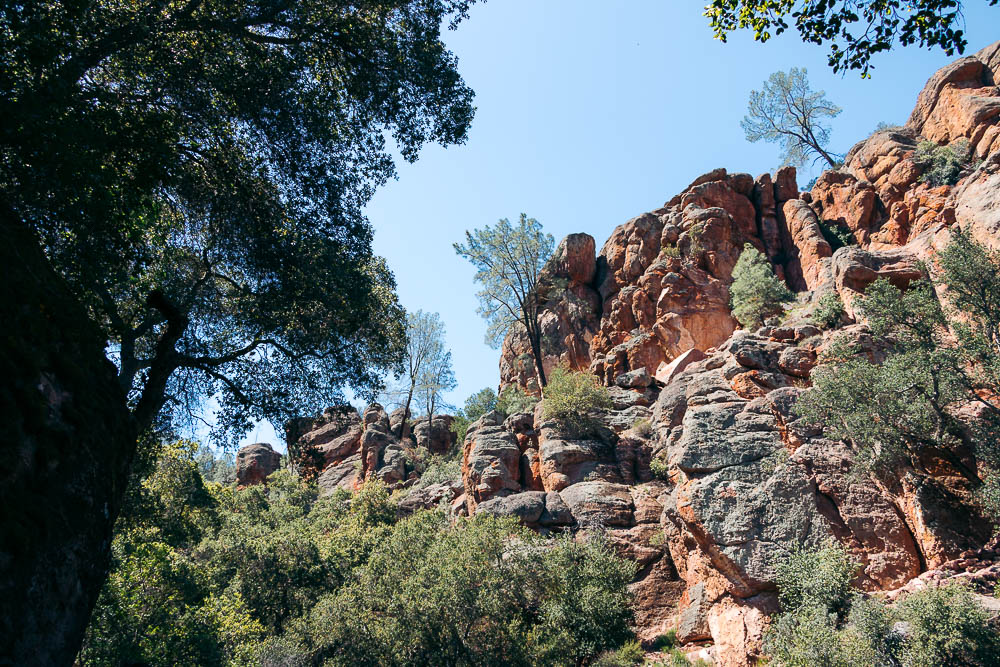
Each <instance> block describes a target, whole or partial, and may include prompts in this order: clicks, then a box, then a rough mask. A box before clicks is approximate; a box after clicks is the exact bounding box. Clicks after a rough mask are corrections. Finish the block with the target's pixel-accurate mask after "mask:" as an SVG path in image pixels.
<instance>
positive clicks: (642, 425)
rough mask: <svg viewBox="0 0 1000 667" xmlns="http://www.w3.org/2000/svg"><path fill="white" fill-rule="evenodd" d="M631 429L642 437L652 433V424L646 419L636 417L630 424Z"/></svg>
mask: <svg viewBox="0 0 1000 667" xmlns="http://www.w3.org/2000/svg"><path fill="white" fill-rule="evenodd" d="M632 430H633V431H634V432H635V433H636V435H640V436H642V437H643V438H648V437H649V436H651V435H653V425H652V424H651V423H650V422H649V420H648V419H636V420H635V423H634V424H632Z"/></svg>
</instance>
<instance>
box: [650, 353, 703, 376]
mask: <svg viewBox="0 0 1000 667" xmlns="http://www.w3.org/2000/svg"><path fill="white" fill-rule="evenodd" d="M704 358H705V353H704V352H702V351H701V350H699V349H698V348H696V347H694V348H691V349H690V350H688V351H687V352H684V353H683V354H680V355H678V356H677V358H675V359H674V360H673V361H671V362H670V363H669V364H668V363H662V364H660V367H659V368H657V369H656V380H657V381H658V382H662V383H663V384H665V385H666V384H670V383H671V382H672V381H673V379H674V378H675V377H677V376H678V375H680V373H681V372H683V371H684V369H685V368H687V367H688V366H690V365H691V364H693V363H694V362H696V361H701V360H702V359H704Z"/></svg>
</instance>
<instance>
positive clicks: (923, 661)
mask: <svg viewBox="0 0 1000 667" xmlns="http://www.w3.org/2000/svg"><path fill="white" fill-rule="evenodd" d="M898 611H899V615H900V618H901V619H902V620H903V621H904V622H906V623H907V624H908V626H909V627H908V628H907V633H906V641H905V643H904V646H903V656H904V658H905V664H906V665H907V667H933V666H936V665H975V666H978V667H986V666H988V665H989V666H995V665H1000V640H998V638H997V635H996V632H995V630H993V629H992V628H991V627H990V623H989V614H987V612H986V610H985V609H983V608H982V606H980V605H979V603H978V602H977V601H976V599H975V598H974V597H973V595H972V593H971V592H970V591H969V589H968V588H966V587H964V586H962V585H960V584H954V583H953V584H948V585H945V586H940V587H935V588H927V589H925V590H922V591H919V592H917V593H912V594H910V595H909V596H907V597H906V598H905V599H904V600H903V601H902V602H901V603H900V604H899V609H898Z"/></svg>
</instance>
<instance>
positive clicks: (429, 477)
mask: <svg viewBox="0 0 1000 667" xmlns="http://www.w3.org/2000/svg"><path fill="white" fill-rule="evenodd" d="M456 479H458V480H460V479H462V462H461V460H459V459H458V458H457V457H454V456H452V457H445V456H431V458H430V460H429V461H428V462H427V467H425V468H424V471H423V473H421V475H420V479H418V480H417V482H416V484H414V485H413V486H412V487H411V488H414V489H422V488H424V487H426V486H430V485H431V484H441V483H442V482H450V481H452V480H456Z"/></svg>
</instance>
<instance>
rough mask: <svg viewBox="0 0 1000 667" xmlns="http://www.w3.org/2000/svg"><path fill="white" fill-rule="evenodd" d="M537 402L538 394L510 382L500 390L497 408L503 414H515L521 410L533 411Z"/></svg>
mask: <svg viewBox="0 0 1000 667" xmlns="http://www.w3.org/2000/svg"><path fill="white" fill-rule="evenodd" d="M537 403H538V397H537V396H532V395H531V394H528V393H526V392H525V391H524V389H522V388H521V387H520V386H518V385H516V384H509V385H507V386H506V387H504V388H503V389H501V390H500V396H498V397H497V403H496V409H497V412H499V413H501V414H503V415H515V414H517V413H519V412H532V411H533V410H534V409H535V405H536V404H537Z"/></svg>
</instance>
